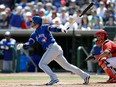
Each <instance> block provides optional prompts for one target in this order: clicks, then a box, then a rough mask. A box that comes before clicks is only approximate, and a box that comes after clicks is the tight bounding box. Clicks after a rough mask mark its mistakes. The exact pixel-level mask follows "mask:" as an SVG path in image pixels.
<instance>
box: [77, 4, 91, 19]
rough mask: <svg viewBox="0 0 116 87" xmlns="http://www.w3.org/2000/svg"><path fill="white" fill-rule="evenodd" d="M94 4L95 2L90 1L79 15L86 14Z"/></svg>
mask: <svg viewBox="0 0 116 87" xmlns="http://www.w3.org/2000/svg"><path fill="white" fill-rule="evenodd" d="M92 6H93V3H90V4H89V5H88V6H87V7H86V8H85V9H84V10H83V11H82V13H81V14H80V15H79V17H81V16H82V15H84V14H85V13H86V12H87V11H88V10H89V9H90V8H91V7H92Z"/></svg>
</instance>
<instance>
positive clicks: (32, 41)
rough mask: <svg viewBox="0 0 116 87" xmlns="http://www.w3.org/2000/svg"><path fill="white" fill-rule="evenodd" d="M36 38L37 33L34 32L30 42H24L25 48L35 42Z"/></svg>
mask: <svg viewBox="0 0 116 87" xmlns="http://www.w3.org/2000/svg"><path fill="white" fill-rule="evenodd" d="M35 38H36V36H35V33H32V34H31V36H30V38H29V40H28V42H26V43H25V44H24V46H25V48H29V47H30V46H31V45H32V44H33V43H35Z"/></svg>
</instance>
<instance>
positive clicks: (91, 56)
mask: <svg viewBox="0 0 116 87" xmlns="http://www.w3.org/2000/svg"><path fill="white" fill-rule="evenodd" d="M91 59H93V60H95V57H94V56H93V55H89V56H88V57H87V58H86V59H85V61H88V60H91Z"/></svg>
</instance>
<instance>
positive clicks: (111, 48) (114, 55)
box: [95, 30, 116, 83]
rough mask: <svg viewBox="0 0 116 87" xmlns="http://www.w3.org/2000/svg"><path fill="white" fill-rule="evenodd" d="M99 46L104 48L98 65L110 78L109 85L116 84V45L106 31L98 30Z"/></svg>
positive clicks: (96, 34)
mask: <svg viewBox="0 0 116 87" xmlns="http://www.w3.org/2000/svg"><path fill="white" fill-rule="evenodd" d="M95 36H96V38H97V45H98V46H99V45H101V46H102V53H101V54H100V56H99V57H98V64H99V65H100V66H101V67H102V68H103V70H104V71H105V73H106V74H107V75H108V76H109V79H108V80H107V82H108V83H116V71H115V70H114V68H116V43H115V42H113V41H111V40H109V39H108V38H107V37H108V34H107V32H106V31H104V30H98V31H97V32H96V33H95Z"/></svg>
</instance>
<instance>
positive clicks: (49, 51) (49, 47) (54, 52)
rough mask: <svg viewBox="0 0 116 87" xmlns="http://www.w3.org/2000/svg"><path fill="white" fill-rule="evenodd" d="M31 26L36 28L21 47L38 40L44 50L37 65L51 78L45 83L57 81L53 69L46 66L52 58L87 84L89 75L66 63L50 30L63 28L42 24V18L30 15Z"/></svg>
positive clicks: (49, 83) (54, 30) (58, 30)
mask: <svg viewBox="0 0 116 87" xmlns="http://www.w3.org/2000/svg"><path fill="white" fill-rule="evenodd" d="M31 26H32V27H33V28H35V29H36V30H35V31H34V32H33V33H32V34H31V36H30V38H29V40H28V42H26V43H25V44H23V48H28V47H29V46H31V45H32V44H33V43H34V42H35V41H38V42H39V43H40V44H41V45H42V47H43V49H45V50H46V52H45V53H44V54H43V56H42V58H41V60H40V62H39V67H40V68H41V69H42V70H43V71H44V72H45V73H47V74H48V75H49V76H50V79H51V80H50V82H48V83H46V85H53V84H55V83H57V82H59V79H58V77H57V76H56V74H55V73H53V71H52V70H51V69H50V67H49V66H48V64H49V63H50V62H51V61H53V60H55V61H56V62H57V63H58V64H59V65H61V66H62V67H63V68H64V69H65V70H68V71H72V72H73V73H76V74H78V75H80V76H81V77H82V79H83V80H84V83H83V84H88V83H89V78H90V75H89V74H87V73H86V72H84V71H83V70H81V69H79V68H78V67H76V66H74V65H72V64H69V63H68V61H67V60H66V59H65V57H64V56H63V50H62V48H61V46H59V45H58V44H57V42H56V41H55V39H54V37H53V36H52V34H51V32H50V31H53V32H61V31H63V29H61V28H57V27H54V26H49V25H46V24H42V18H41V17H39V16H33V17H32V23H31Z"/></svg>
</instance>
